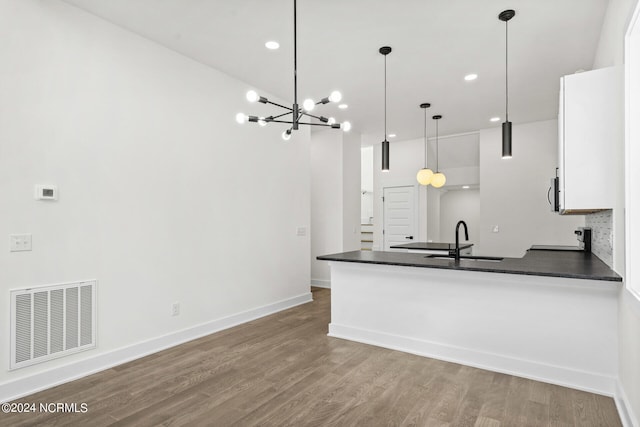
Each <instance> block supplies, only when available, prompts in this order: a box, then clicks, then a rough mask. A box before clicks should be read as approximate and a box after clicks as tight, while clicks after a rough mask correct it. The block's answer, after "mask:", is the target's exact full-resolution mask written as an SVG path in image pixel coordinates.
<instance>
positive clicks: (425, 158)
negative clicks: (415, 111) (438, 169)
mask: <svg viewBox="0 0 640 427" xmlns="http://www.w3.org/2000/svg"><path fill="white" fill-rule="evenodd" d="M424 168H425V169H426V168H427V109H426V108H425V109H424Z"/></svg>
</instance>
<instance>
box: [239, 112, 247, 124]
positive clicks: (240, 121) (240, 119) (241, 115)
mask: <svg viewBox="0 0 640 427" xmlns="http://www.w3.org/2000/svg"><path fill="white" fill-rule="evenodd" d="M246 121H247V116H246V115H245V114H244V113H238V114H236V122H238V123H240V124H244V123H245V122H246Z"/></svg>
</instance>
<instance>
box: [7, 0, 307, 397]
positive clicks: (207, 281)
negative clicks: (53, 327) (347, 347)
mask: <svg viewBox="0 0 640 427" xmlns="http://www.w3.org/2000/svg"><path fill="white" fill-rule="evenodd" d="M0 27H2V28H3V34H4V36H3V37H2V40H1V41H0V45H1V46H2V55H0V70H2V79H0V80H2V82H3V83H2V84H0V194H2V202H0V203H1V207H0V241H2V242H6V241H7V236H8V235H9V234H11V233H32V234H33V251H32V252H22V253H9V252H8V248H7V246H2V250H0V271H1V272H2V273H1V274H0V307H4V309H3V313H5V314H4V315H2V316H0V331H2V332H1V333H0V334H1V335H2V337H3V339H2V340H0V389H1V388H2V386H3V384H8V383H11V384H13V382H14V381H15V380H18V379H24V378H26V377H28V376H30V375H33V374H35V373H37V372H42V371H44V370H49V369H52V368H56V367H60V366H62V365H66V364H73V366H76V364H77V363H78V362H79V361H81V360H87V359H89V358H93V357H95V356H97V355H104V354H107V353H109V352H111V351H114V350H116V349H122V348H125V347H126V346H130V345H135V344H137V343H141V342H142V341H146V340H150V339H153V338H156V337H161V336H166V335H168V334H171V333H173V332H176V331H182V330H185V329H188V328H191V327H194V326H196V325H201V324H203V323H205V322H209V321H212V320H214V319H220V318H222V317H225V316H230V315H236V314H238V313H242V312H245V311H247V310H253V309H256V308H258V307H262V306H267V305H270V304H274V303H277V302H279V301H282V300H288V299H291V298H295V297H298V296H304V295H309V237H308V236H303V237H299V236H296V228H297V227H308V226H309V199H310V195H309V184H310V183H309V169H310V166H309V132H308V130H301V131H298V132H296V133H295V136H294V137H293V138H292V140H291V141H290V142H283V141H282V140H281V138H280V133H281V132H282V128H280V127H277V126H273V127H271V126H269V127H267V128H261V127H258V126H254V125H252V124H247V125H245V126H240V125H238V124H236V122H235V120H234V116H235V114H236V113H237V112H238V111H245V112H249V110H250V109H251V108H256V109H260V108H263V107H264V106H260V105H258V106H254V107H251V106H249V105H247V103H246V101H245V98H244V94H245V92H246V90H247V89H248V85H246V84H244V83H242V82H239V81H237V80H234V79H233V78H230V77H229V76H227V75H224V74H222V73H220V72H218V71H216V70H214V69H211V68H208V67H206V66H203V65H202V64H200V63H197V62H195V61H192V60H189V59H187V58H185V57H183V56H180V55H178V54H176V53H175V52H173V51H170V50H167V49H165V48H163V47H161V46H159V45H156V44H154V43H151V42H150V41H148V40H146V39H144V38H141V37H138V36H136V35H134V34H132V33H129V32H127V31H124V30H122V29H120V28H118V27H115V26H113V25H111V24H109V23H107V22H106V21H102V20H100V19H98V18H96V17H94V16H93V15H89V14H87V13H85V12H82V11H80V10H79V9H76V8H74V7H72V6H69V5H67V4H65V3H61V2H58V1H55V0H49V1H36V0H4V1H2V2H1V3H0ZM265 108H266V107H265ZM40 183H50V184H56V185H58V187H59V190H60V199H59V201H57V202H38V201H35V200H34V197H33V193H34V185H35V184H40ZM92 278H95V279H98V281H99V291H98V343H99V346H98V348H97V349H95V350H92V351H88V352H84V353H81V354H77V355H74V356H70V357H67V358H63V359H58V360H55V361H50V362H47V363H44V364H41V365H37V366H33V367H28V368H23V369H20V370H17V371H13V372H8V371H7V370H6V367H7V366H8V364H9V362H8V357H9V348H8V345H9V339H8V337H7V333H8V331H9V315H8V314H7V313H6V311H5V310H6V308H7V307H9V301H8V297H9V292H8V291H9V289H13V288H23V287H32V286H37V285H45V284H51V283H61V282H68V281H75V280H82V279H92ZM175 301H179V302H180V304H181V314H180V316H178V317H171V316H170V306H171V304H172V303H173V302H175ZM71 371H73V367H72V368H70V371H69V372H70V374H69V375H73V373H72V372H71ZM12 387H13V386H12ZM10 388H11V387H10ZM15 389H16V388H13V390H15ZM0 400H2V396H0Z"/></svg>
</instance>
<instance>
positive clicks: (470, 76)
mask: <svg viewBox="0 0 640 427" xmlns="http://www.w3.org/2000/svg"><path fill="white" fill-rule="evenodd" d="M477 78H478V75H477V74H473V73H472V74H467V75H466V76H464V79H465V80H466V81H468V82H470V81H473V80H475V79H477Z"/></svg>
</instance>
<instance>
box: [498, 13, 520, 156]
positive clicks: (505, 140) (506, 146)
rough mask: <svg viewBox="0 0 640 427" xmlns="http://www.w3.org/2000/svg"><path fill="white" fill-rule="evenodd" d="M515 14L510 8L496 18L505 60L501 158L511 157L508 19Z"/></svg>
mask: <svg viewBox="0 0 640 427" xmlns="http://www.w3.org/2000/svg"><path fill="white" fill-rule="evenodd" d="M515 15H516V12H515V11H514V10H511V9H507V10H503V11H502V12H500V15H498V19H499V20H501V21H503V22H504V30H505V44H504V46H505V49H504V50H505V61H504V86H505V121H504V122H502V158H503V159H510V158H511V122H510V121H509V20H510V19H511V18H513V17H514V16H515Z"/></svg>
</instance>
